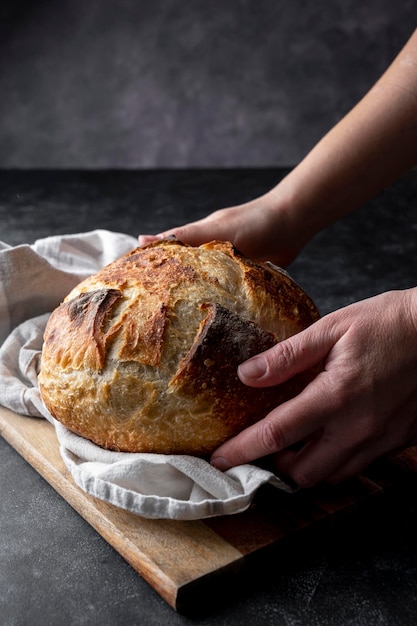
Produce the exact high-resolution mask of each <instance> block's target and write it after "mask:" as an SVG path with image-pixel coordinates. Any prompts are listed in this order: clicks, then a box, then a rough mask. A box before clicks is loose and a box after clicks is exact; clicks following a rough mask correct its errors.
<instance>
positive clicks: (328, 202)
mask: <svg viewBox="0 0 417 626" xmlns="http://www.w3.org/2000/svg"><path fill="white" fill-rule="evenodd" d="M416 163H417V31H416V32H415V33H414V34H413V36H412V37H411V38H410V40H409V41H408V43H407V44H406V46H405V47H404V48H403V50H402V51H401V53H400V54H399V55H398V57H397V58H396V59H395V60H394V62H393V63H392V64H391V66H390V67H389V68H388V70H387V71H386V72H385V74H384V75H383V76H382V77H381V78H380V80H379V81H378V82H377V83H376V85H375V86H374V87H373V88H372V89H371V90H370V91H369V92H368V93H367V94H366V96H365V97H364V98H363V99H362V100H361V101H360V102H359V104H358V105H357V106H356V107H355V108H354V109H352V111H350V113H349V114H348V115H346V116H345V117H344V118H343V119H342V120H341V121H340V122H339V123H338V124H337V125H336V126H335V127H334V128H333V129H332V130H331V131H330V132H329V133H328V134H327V135H326V136H325V137H324V138H323V139H322V140H321V141H320V142H319V143H318V144H317V145H316V146H315V147H314V148H313V150H312V151H311V152H310V153H309V154H308V155H307V156H306V157H305V158H304V160H303V161H301V163H300V164H299V165H298V166H297V167H296V168H295V169H294V170H293V171H292V172H291V173H290V174H289V175H288V176H287V177H286V178H285V179H284V180H283V181H282V183H280V185H278V187H277V188H276V189H275V190H272V192H271V193H272V194H274V193H275V192H276V191H277V190H278V189H279V193H280V195H281V197H282V193H283V192H284V194H285V195H286V197H287V199H288V205H289V206H290V213H291V212H292V213H293V216H292V217H293V219H294V220H295V223H296V224H300V225H301V227H302V228H303V229H304V230H305V239H306V240H308V239H309V238H310V237H311V236H312V235H314V234H315V233H316V232H318V231H319V230H321V229H322V228H324V227H325V226H327V225H329V224H330V223H332V222H333V221H335V220H337V219H338V218H340V217H342V216H343V215H345V214H347V213H349V212H350V211H352V210H354V209H355V208H357V207H358V206H359V205H360V204H362V203H363V202H365V201H366V200H368V199H369V198H371V197H372V196H373V195H375V194H376V193H378V192H379V191H380V190H381V189H383V188H384V187H386V186H388V185H389V184H391V183H392V182H394V180H396V179H397V178H398V177H400V176H401V175H402V174H403V173H404V172H405V171H407V170H408V169H410V168H411V167H413V166H414V165H415V164H416Z"/></svg>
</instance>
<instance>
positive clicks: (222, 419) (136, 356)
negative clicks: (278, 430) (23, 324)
mask: <svg viewBox="0 0 417 626" xmlns="http://www.w3.org/2000/svg"><path fill="white" fill-rule="evenodd" d="M318 318H319V313H318V311H317V308H316V306H315V304H314V303H313V301H312V300H311V298H310V297H309V296H308V295H307V294H306V293H305V292H304V290H303V289H302V288H301V287H299V286H298V285H297V284H296V283H295V282H294V281H293V280H292V279H291V277H290V276H289V275H288V274H287V273H286V272H284V270H281V269H280V268H277V267H275V266H273V265H272V264H269V263H255V262H253V261H251V260H249V259H247V258H245V257H244V256H243V255H242V254H240V253H239V252H238V251H237V250H236V249H235V248H234V247H233V246H232V244H230V243H228V242H218V241H213V242H211V243H208V244H203V245H202V246H199V247H192V246H188V245H185V244H183V243H181V242H180V241H178V240H176V239H164V240H159V241H156V242H153V243H151V244H148V245H146V246H143V247H139V248H136V249H135V250H133V251H131V252H130V253H129V254H127V255H125V256H123V257H121V258H120V259H117V260H116V261H114V262H113V263H111V264H109V265H107V266H106V267H104V268H103V269H102V270H100V271H99V272H97V273H96V274H94V275H93V276H90V277H89V278H87V279H86V280H84V281H83V282H81V283H80V284H79V285H78V286H77V287H75V289H73V290H72V291H71V293H70V294H69V295H68V296H67V297H66V298H65V300H64V302H63V303H62V304H61V305H60V306H59V307H58V308H57V309H55V311H53V313H52V314H51V316H50V318H49V320H48V323H47V326H46V329H45V335H44V345H43V350H42V358H41V370H40V374H39V388H40V393H41V396H42V399H43V401H44V403H45V405H46V407H47V408H48V410H49V412H50V413H51V414H52V415H53V416H54V417H55V418H56V419H57V420H58V421H60V422H61V423H62V424H64V425H65V426H66V427H67V428H68V429H70V430H71V431H73V432H75V433H77V434H78V435H81V436H82V437H85V438H87V439H90V440H91V441H93V442H94V443H96V444H97V445H99V446H101V447H103V448H107V449H110V450H118V451H126V452H153V453H164V454H193V455H198V456H204V455H206V454H209V453H211V452H212V451H213V450H214V449H215V448H216V447H217V446H219V445H220V444H221V443H222V442H223V441H225V440H226V439H228V438H230V437H232V436H234V435H236V434H237V433H238V432H240V431H241V430H242V429H244V428H245V427H247V426H249V425H250V424H253V423H254V422H256V421H258V420H259V419H261V418H262V417H264V416H265V415H266V414H267V413H268V412H269V411H270V410H271V409H272V408H273V407H275V406H277V405H278V404H281V403H282V402H284V401H286V400H288V399H290V398H291V397H293V396H294V395H296V394H297V393H299V392H300V391H301V390H302V389H303V388H304V387H305V385H306V384H307V383H308V382H309V381H310V380H311V379H312V378H313V377H314V376H315V375H316V374H317V371H318V370H317V368H313V369H310V370H308V371H307V372H303V373H302V374H299V375H298V376H296V377H293V378H291V379H290V380H289V381H287V382H285V383H283V384H281V385H278V386H275V387H268V388H263V389H259V388H252V387H248V386H246V385H244V384H243V383H241V382H240V380H239V378H238V376H237V366H238V365H239V363H242V362H243V361H245V360H246V359H248V358H249V357H251V356H253V355H255V354H257V353H259V352H261V351H263V350H266V349H268V348H270V347H272V346H273V345H274V344H275V343H276V342H278V341H282V340H283V339H285V338H287V337H289V336H291V335H294V334H295V333H297V332H299V331H301V330H303V329H304V328H306V327H307V326H309V325H310V324H312V323H313V322H314V321H316V320H317V319H318Z"/></svg>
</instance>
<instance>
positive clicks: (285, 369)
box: [238, 318, 341, 387]
mask: <svg viewBox="0 0 417 626" xmlns="http://www.w3.org/2000/svg"><path fill="white" fill-rule="evenodd" d="M323 319H325V318H322V319H321V320H318V321H317V322H315V323H314V324H312V325H311V326H309V327H308V328H306V329H305V330H303V331H301V332H300V333H298V334H296V335H293V336H292V337H289V338H288V339H285V340H284V341H281V342H279V343H277V344H276V345H275V346H274V347H273V348H270V349H269V350H266V351H265V352H261V353H260V354H257V355H256V356H254V357H252V358H251V359H248V360H247V361H245V362H244V363H242V364H241V365H239V367H238V376H239V378H240V380H241V381H242V382H243V383H244V384H245V385H249V386H251V387H270V386H272V385H278V384H280V383H283V382H284V381H286V380H288V379H290V378H292V377H293V376H295V375H296V374H299V373H301V372H303V371H305V370H307V369H309V368H310V367H313V366H314V365H317V364H318V363H319V362H320V361H322V360H323V359H324V358H325V357H326V356H327V355H328V353H329V352H330V350H331V349H332V347H333V346H334V344H335V343H336V341H337V340H338V338H339V337H340V334H341V333H340V331H339V333H338V334H337V335H336V333H335V332H334V331H333V327H332V325H329V324H327V323H326V324H323V323H322V320H323Z"/></svg>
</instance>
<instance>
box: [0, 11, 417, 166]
mask: <svg viewBox="0 0 417 626" xmlns="http://www.w3.org/2000/svg"><path fill="white" fill-rule="evenodd" d="M0 15H1V27H0V168H1V167H3V168H5V167H6V168H8V167H19V168H20V167H25V168H26V167H46V168H50V167H59V168H61V167H71V168H73V167H80V168H84V167H88V168H102V167H103V168H108V167H121V168H122V167H144V168H154V167H204V166H205V167H213V166H214V167H222V166H238V167H240V166H277V165H293V164H295V163H296V162H297V161H299V159H300V158H302V156H303V155H304V154H305V152H306V151H307V150H308V149H310V148H311V147H312V145H313V144H314V143H315V142H316V141H317V140H318V139H319V138H320V137H321V136H322V134H323V133H324V132H325V131H326V130H327V129H328V128H329V127H330V126H332V125H333V124H334V123H335V122H336V121H337V120H338V119H339V118H340V117H341V116H342V115H343V114H344V113H346V112H347V110H348V109H349V108H350V107H351V106H352V105H353V104H354V103H355V102H356V101H357V100H358V99H359V98H360V97H361V96H362V95H363V94H364V93H365V92H366V91H367V89H368V88H369V87H370V86H371V85H372V83H373V82H374V81H375V80H376V79H377V78H378V76H379V75H380V74H381V73H382V71H383V70H384V69H385V68H386V67H387V65H388V64H389V63H390V61H391V60H392V59H393V57H394V56H395V54H396V53H397V52H398V51H399V49H400V48H401V47H402V45H403V44H404V43H405V41H406V40H407V38H408V37H409V36H410V34H411V33H412V31H413V30H414V28H415V26H416V25H417V11H416V3H415V0H396V2H393V1H392V0H367V1H366V2H364V1H363V0H337V1H329V0H315V1H314V2H312V1H311V0H294V1H292V2H290V1H289V0H227V2H208V1H207V0H189V1H187V2H182V1H180V0H117V1H114V0H89V1H88V2H86V1H85V0H59V1H57V0H55V1H52V0H37V1H36V2H33V0H31V1H30V2H29V1H27V0H26V1H24V0H13V2H12V1H11V0H3V2H2V3H1V7H0Z"/></svg>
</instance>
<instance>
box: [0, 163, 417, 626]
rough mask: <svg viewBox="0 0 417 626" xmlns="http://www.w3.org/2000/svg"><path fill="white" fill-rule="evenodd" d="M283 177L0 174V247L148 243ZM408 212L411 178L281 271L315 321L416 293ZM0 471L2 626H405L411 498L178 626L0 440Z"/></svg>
mask: <svg viewBox="0 0 417 626" xmlns="http://www.w3.org/2000/svg"><path fill="white" fill-rule="evenodd" d="M285 172H286V170H284V169H268V170H256V169H255V170H191V171H184V170H178V171H176V170H174V171H172V170H167V171H98V172H86V171H68V172H63V171H10V172H0V218H1V230H0V239H1V240H2V241H4V242H6V243H8V244H10V245H18V244H21V243H32V242H33V241H34V240H35V239H38V238H41V237H46V236H48V235H53V234H64V233H76V232H85V231H89V230H93V229H95V228H105V229H109V230H113V231H118V232H124V233H129V234H132V235H136V234H138V233H139V232H142V233H152V232H159V231H160V230H162V229H165V228H168V227H170V226H173V225H175V224H181V223H184V222H186V221H190V220H194V219H197V218H198V217H202V216H204V215H206V214H207V213H209V212H211V211H212V210H214V209H217V208H221V207H224V206H230V205H233V204H237V203H240V202H244V201H246V200H249V199H252V198H254V197H256V196H258V195H260V194H261V193H263V192H265V191H267V190H268V189H269V188H271V187H272V186H273V185H275V184H276V182H277V181H278V180H279V179H280V178H281V177H282V176H283V175H284V174H285ZM416 206H417V175H416V173H411V174H409V175H408V176H406V177H404V178H403V179H402V180H401V181H399V182H398V183H397V184H395V185H393V186H392V187H390V188H389V189H387V190H386V191H384V192H383V193H381V194H379V195H378V196H377V197H376V198H374V199H373V200H372V201H371V202H368V203H367V204H366V205H365V206H364V207H361V208H360V209H359V210H358V211H356V212H355V213H354V214H352V215H350V216H348V217H347V218H345V219H343V220H341V221H340V222H338V223H337V224H335V225H333V226H331V227H330V228H328V229H327V230H326V231H324V232H322V233H320V234H319V235H318V236H317V237H316V238H315V239H314V240H313V241H312V242H310V244H309V245H308V246H307V247H306V249H305V250H304V251H303V252H302V254H301V255H300V256H299V258H298V259H297V260H296V261H295V262H294V263H293V264H292V265H291V266H290V268H289V271H290V273H291V275H292V276H293V277H294V278H295V279H296V280H297V281H298V282H299V283H300V284H301V285H302V286H303V287H304V288H305V289H306V291H308V293H309V294H310V295H311V296H312V297H313V299H314V300H315V301H316V303H317V305H318V307H319V309H320V311H321V313H322V314H326V313H328V312H329V311H331V310H334V309H336V308H339V307H341V306H345V305H347V304H349V303H351V302H353V301H356V300H359V299H363V298H366V297H370V296H372V295H375V294H377V293H380V292H382V291H386V290H389V289H405V288H408V287H412V286H414V285H415V284H416V269H417V236H416V235H417V232H416V231H417V214H416ZM0 464H1V470H0V502H1V504H0V562H1V567H0V615H1V623H2V624H5V625H7V626H11V625H19V626H20V625H26V624H28V625H29V624H30V625H32V624H38V623H39V624H40V623H42V624H65V625H66V626H67V625H70V624H77V625H78V624H100V626H106V625H111V626H117V625H118V624H124V625H126V626H128V625H130V624H142V623H143V624H149V625H150V626H151V625H152V624H158V625H159V624H170V625H176V624H189V623H196V624H212V625H223V624H226V623H227V624H246V623H250V624H251V625H253V626H256V625H257V624H274V625H278V626H279V625H281V624H282V625H284V624H285V625H286V626H288V625H292V624H294V625H297V626H303V625H308V626H314V625H317V626H323V625H326V624H329V625H330V624H335V625H337V626H341V625H343V624H355V626H361V625H362V624H363V625H366V626H370V625H373V624H375V625H376V624H378V625H385V624H386V625H389V626H393V625H394V626H396V625H401V626H402V625H405V626H407V625H408V624H410V625H414V624H415V619H416V618H415V616H416V614H417V532H416V528H417V504H416V493H415V492H414V490H413V489H412V487H410V489H411V492H408V495H407V494H404V493H401V494H395V493H394V494H391V496H390V497H387V498H384V502H383V503H382V504H379V505H378V507H377V508H376V509H375V508H373V509H371V510H369V511H362V512H361V514H360V516H356V517H354V518H352V519H349V520H348V522H347V523H345V524H341V525H340V526H339V527H336V528H334V529H332V530H330V531H329V532H328V533H327V534H326V535H325V536H320V538H312V541H311V542H306V543H305V544H303V546H302V550H301V549H300V550H299V551H293V552H292V553H291V554H290V555H273V558H270V560H269V562H268V560H266V561H265V566H264V567H261V568H260V567H257V568H254V569H253V570H252V571H250V570H249V571H248V572H246V573H245V575H244V576H241V577H240V576H239V577H236V578H234V579H233V580H229V581H228V585H229V587H230V588H229V589H226V590H225V591H226V593H225V594H224V596H225V597H222V598H213V601H212V602H211V603H210V605H207V604H206V603H204V606H203V604H202V608H201V611H199V612H198V613H197V614H195V615H192V616H189V615H181V614H179V613H175V612H174V611H173V609H172V608H170V607H169V606H168V605H167V604H166V603H165V602H164V600H162V599H161V598H160V597H159V596H158V595H157V593H156V592H155V591H153V589H152V588H151V587H149V585H148V584H147V583H146V582H145V581H143V580H142V579H141V578H140V577H139V576H138V574H137V573H136V572H135V571H134V570H133V569H132V568H131V567H130V566H129V565H128V564H127V563H126V562H125V561H124V560H123V559H122V558H121V557H120V556H119V554H118V553H116V552H115V551H114V550H113V548H111V547H110V546H109V545H108V544H107V543H106V542H105V541H104V540H103V539H102V538H101V537H100V536H99V535H98V534H97V533H96V532H95V531H94V530H93V529H92V528H91V527H90V526H89V525H88V524H87V523H86V522H85V521H84V520H83V519H82V518H81V517H79V515H78V514H77V513H76V512H75V511H74V510H73V509H72V508H71V507H70V506H69V505H68V504H67V503H66V502H65V501H64V500H63V499H62V498H61V497H60V496H59V495H58V494H57V493H56V492H55V491H54V490H53V489H52V488H51V487H50V486H49V484H48V483H46V482H45V481H44V480H43V479H42V478H41V477H40V476H39V475H38V474H37V472H36V471H35V470H34V469H33V468H32V467H30V466H29V465H28V464H27V463H26V462H25V461H24V460H23V459H22V458H21V457H20V456H19V455H18V454H17V453H16V452H15V450H13V449H12V448H11V447H10V446H9V445H8V444H7V443H6V442H5V441H4V440H3V439H1V438H0ZM267 565H269V566H270V567H269V568H267V567H266V566H267ZM267 569H268V571H267ZM269 569H271V571H269Z"/></svg>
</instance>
